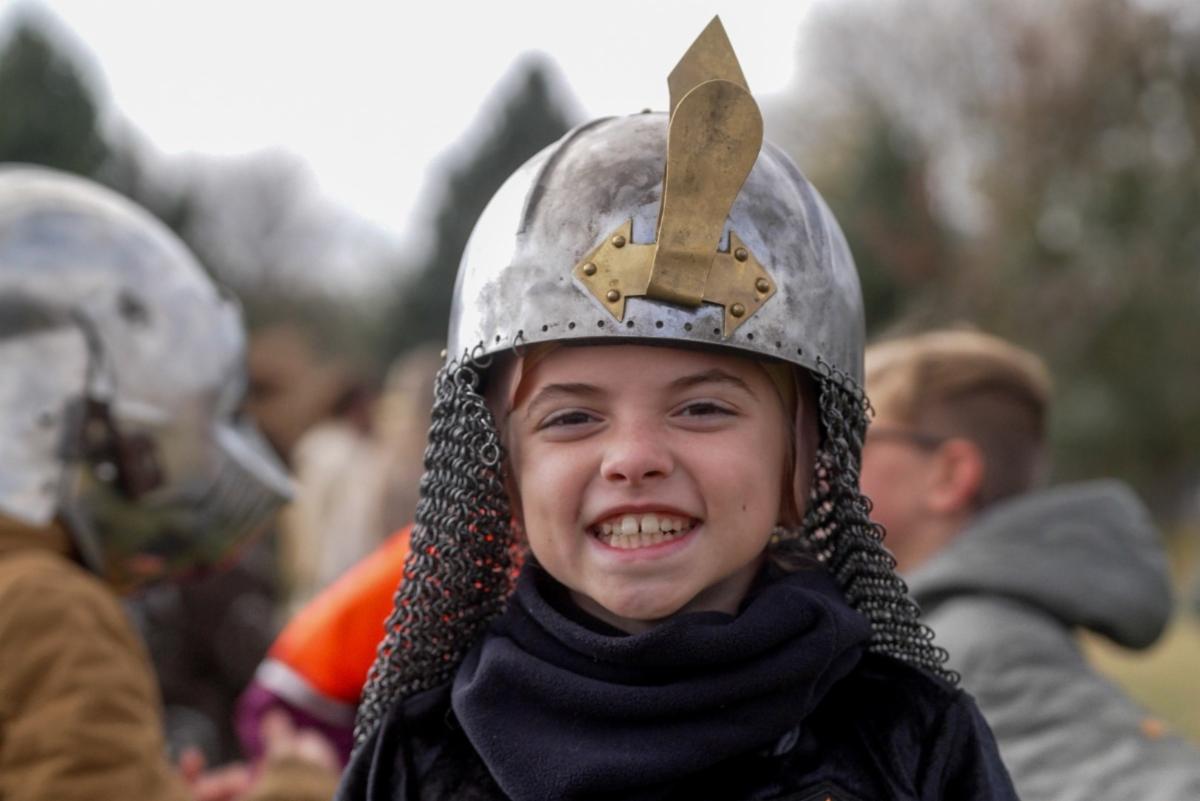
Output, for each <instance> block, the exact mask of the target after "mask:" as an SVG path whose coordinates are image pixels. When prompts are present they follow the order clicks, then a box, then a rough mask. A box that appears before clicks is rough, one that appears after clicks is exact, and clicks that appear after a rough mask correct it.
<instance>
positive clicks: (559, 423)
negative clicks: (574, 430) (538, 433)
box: [538, 410, 596, 430]
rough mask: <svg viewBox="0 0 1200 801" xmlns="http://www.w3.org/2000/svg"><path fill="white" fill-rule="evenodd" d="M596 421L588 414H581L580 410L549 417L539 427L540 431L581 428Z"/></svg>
mask: <svg viewBox="0 0 1200 801" xmlns="http://www.w3.org/2000/svg"><path fill="white" fill-rule="evenodd" d="M595 419H596V418H595V417H593V416H592V415H590V414H588V413H587V412H581V411H578V410H571V411H566V412H559V413H558V414H554V415H551V416H550V417H547V418H546V419H545V420H543V421H542V424H541V425H539V426H538V430H543V429H547V428H566V427H569V426H581V425H586V424H587V423H590V422H592V421H593V420H595Z"/></svg>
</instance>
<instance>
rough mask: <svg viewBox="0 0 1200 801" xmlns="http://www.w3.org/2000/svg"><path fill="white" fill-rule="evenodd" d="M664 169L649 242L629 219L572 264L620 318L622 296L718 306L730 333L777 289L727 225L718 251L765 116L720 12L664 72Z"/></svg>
mask: <svg viewBox="0 0 1200 801" xmlns="http://www.w3.org/2000/svg"><path fill="white" fill-rule="evenodd" d="M667 83H668V86H669V88H670V91H671V115H670V122H669V123H668V129H667V166H666V173H665V175H664V176H663V191H662V203H661V206H660V210H659V218H658V230H657V236H656V237H655V242H654V243H653V244H647V245H639V244H635V243H634V242H633V221H632V220H629V221H627V222H626V223H624V224H623V225H622V226H621V227H620V228H618V229H617V230H616V231H614V232H613V233H612V234H610V235H609V237H608V238H607V239H606V240H605V241H604V242H603V243H602V244H601V245H600V246H598V247H597V248H596V249H595V250H594V251H593V252H592V253H589V254H588V255H587V256H586V257H585V258H584V259H583V261H581V262H580V263H579V264H577V265H576V266H575V269H574V271H573V273H574V275H575V277H576V278H577V279H579V280H580V281H581V282H582V283H583V284H584V285H585V286H586V287H587V288H588V290H589V291H590V292H591V294H592V295H593V296H595V297H596V299H597V300H599V301H600V302H602V303H603V304H604V305H605V307H606V308H607V309H608V310H609V311H610V312H611V313H612V314H613V316H614V317H616V318H617V319H618V320H623V319H624V316H625V298H628V297H650V298H654V299H656V300H663V301H667V302H669V303H675V304H679V305H681V306H691V307H695V306H699V305H700V304H701V303H712V304H715V305H718V306H721V307H723V308H724V309H725V316H724V329H723V330H724V334H725V336H729V335H730V334H731V333H733V331H734V329H736V328H737V327H738V326H739V325H741V324H742V323H743V322H745V321H746V319H748V318H749V317H751V316H752V315H753V314H754V312H755V311H757V310H758V308H759V306H761V305H762V304H763V303H764V302H765V301H767V300H768V299H769V298H770V297H771V296H772V295H774V293H775V286H774V284H773V282H772V281H771V280H770V276H769V275H768V274H767V272H766V270H765V269H764V268H763V266H762V265H761V264H759V262H758V260H757V259H755V258H754V256H753V254H752V253H750V251H749V249H747V248H746V247H745V245H744V244H743V243H742V242H741V240H740V239H739V238H738V236H737V233H736V232H734V231H730V232H729V249H728V250H725V251H719V250H718V249H717V248H718V247H719V245H720V242H721V238H722V234H723V233H724V230H725V222H726V219H727V218H728V216H729V210H730V209H731V208H732V206H733V202H734V200H735V199H736V198H737V195H738V192H740V191H741V188H742V184H744V183H745V181H746V177H747V176H748V175H749V174H750V170H751V169H752V168H753V167H754V162H755V160H756V159H757V158H758V153H759V150H760V149H761V148H762V138H763V123H762V114H761V113H760V112H759V109H758V104H757V103H755V102H754V98H752V97H751V96H750V92H749V89H748V88H747V87H746V79H745V76H744V75H742V70H741V67H740V66H739V65H738V61H737V56H735V55H734V53H733V48H732V47H731V46H730V44H729V38H728V37H727V36H726V34H725V29H724V27H722V25H721V21H720V19H719V18H716V17H714V18H713V21H712V22H711V23H709V25H708V27H707V28H705V29H704V32H703V33H701V34H700V36H699V38H697V39H696V41H695V42H694V43H693V44H692V46H691V47H690V48H689V49H688V51H687V53H685V54H684V56H683V58H682V59H681V60H680V62H679V64H678V65H676V67H675V69H674V70H672V72H671V75H670V77H669V78H668V79H667Z"/></svg>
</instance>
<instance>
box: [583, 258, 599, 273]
mask: <svg viewBox="0 0 1200 801" xmlns="http://www.w3.org/2000/svg"><path fill="white" fill-rule="evenodd" d="M583 274H584V275H595V274H596V265H595V263H594V262H590V261H589V262H588V263H587V264H585V265H583Z"/></svg>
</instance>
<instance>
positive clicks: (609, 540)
mask: <svg viewBox="0 0 1200 801" xmlns="http://www.w3.org/2000/svg"><path fill="white" fill-rule="evenodd" d="M692 525H693V524H692V521H691V520H687V519H685V518H678V517H671V516H668V515H657V514H654V513H652V512H651V513H647V514H641V515H622V516H621V517H619V518H613V519H611V520H606V521H604V522H603V523H601V524H600V525H598V526H597V527H596V528H597V532H596V534H597V536H598V537H600V539H601V540H603V541H604V542H605V543H606V544H607V545H611V546H612V547H614V548H623V549H631V548H645V547H647V546H649V545H658V544H659V543H661V542H666V541H667V540H670V539H674V538H675V537H677V536H679V535H680V534H682V533H683V532H685V531H687V530H688V529H690V528H691V527H692Z"/></svg>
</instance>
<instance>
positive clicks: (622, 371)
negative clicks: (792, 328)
mask: <svg viewBox="0 0 1200 801" xmlns="http://www.w3.org/2000/svg"><path fill="white" fill-rule="evenodd" d="M788 414H789V413H788V412H785V410H784V408H783V402H782V400H781V399H780V397H779V393H778V392H777V391H776V389H775V386H774V385H773V384H772V383H771V380H770V379H769V378H768V377H767V374H766V372H765V371H764V370H763V369H762V368H761V367H759V366H758V365H756V364H755V363H753V362H752V361H750V360H748V359H743V358H739V357H736V356H729V355H723V354H718V353H711V352H705V351H693V350H677V349H673V348H664V347H648V346H636V345H609V346H595V347H583V348H579V347H567V348H560V349H558V350H556V351H554V352H552V353H551V354H550V355H549V356H547V357H546V358H545V359H544V360H542V361H541V362H538V363H537V364H536V365H534V366H533V367H532V369H531V370H529V371H528V372H527V373H526V374H525V376H524V377H523V379H522V382H521V386H520V392H519V394H518V397H517V401H516V406H515V407H514V408H513V410H512V412H511V414H510V415H509V417H508V422H507V438H508V445H509V449H510V455H511V459H512V473H513V478H514V480H515V484H516V487H515V490H516V494H517V495H518V498H517V499H516V509H517V513H518V518H519V519H520V521H521V522H522V524H523V526H524V529H525V533H526V536H527V538H528V542H529V546H530V548H531V549H532V550H533V553H534V555H535V556H536V557H537V560H538V562H539V563H540V564H541V565H542V566H543V567H544V568H545V569H546V570H547V571H549V572H550V574H551V575H553V576H554V577H555V578H556V579H558V581H560V582H561V583H562V584H564V585H565V586H566V587H567V588H568V589H569V590H570V591H571V594H572V597H573V598H574V599H575V601H576V603H578V604H579V605H580V606H581V607H582V608H584V609H585V610H586V611H588V612H590V613H592V614H593V615H596V616H597V617H600V618H601V619H604V620H607V621H608V622H610V623H612V624H613V625H616V626H617V627H619V628H622V629H624V630H626V631H631V632H632V631H638V630H642V629H645V628H647V627H649V626H650V625H653V623H655V622H656V621H660V620H662V619H663V618H666V617H669V616H671V615H674V614H677V613H679V612H682V611H699V610H721V611H726V612H733V611H735V610H736V608H737V605H738V604H739V603H740V601H741V600H742V598H743V597H744V596H745V594H746V591H747V589H748V588H749V586H750V584H751V582H752V581H753V579H754V576H755V574H756V573H757V571H758V569H759V567H760V565H761V564H762V561H763V558H764V551H765V548H766V545H767V542H768V540H769V538H770V535H771V531H772V529H773V528H774V526H775V525H776V523H777V522H778V521H779V520H780V517H781V502H782V498H783V497H784V492H783V487H784V484H785V481H791V476H790V475H789V476H786V477H785V476H784V464H785V460H786V456H787V449H788V445H789V439H790V438H791V436H792V434H791V427H790V425H789V420H788V417H787V415H788Z"/></svg>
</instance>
